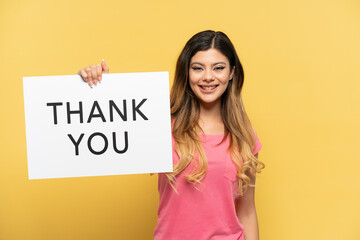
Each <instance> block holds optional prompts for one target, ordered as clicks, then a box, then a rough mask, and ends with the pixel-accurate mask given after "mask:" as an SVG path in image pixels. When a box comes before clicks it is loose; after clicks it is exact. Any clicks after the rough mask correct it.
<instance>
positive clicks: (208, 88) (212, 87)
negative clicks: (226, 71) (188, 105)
mask: <svg viewBox="0 0 360 240" xmlns="http://www.w3.org/2000/svg"><path fill="white" fill-rule="evenodd" d="M215 87H216V86H211V87H204V86H202V88H203V89H205V90H210V89H214V88H215Z"/></svg>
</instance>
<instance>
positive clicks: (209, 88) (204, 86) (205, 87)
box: [199, 85, 218, 90]
mask: <svg viewBox="0 0 360 240" xmlns="http://www.w3.org/2000/svg"><path fill="white" fill-rule="evenodd" d="M217 86H218V85H199V87H200V88H202V89H204V90H213V89H215V88H216V87H217Z"/></svg>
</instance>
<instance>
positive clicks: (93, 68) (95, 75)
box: [90, 65, 98, 85]
mask: <svg viewBox="0 0 360 240" xmlns="http://www.w3.org/2000/svg"><path fill="white" fill-rule="evenodd" d="M90 68H91V76H92V79H93V83H94V84H95V85H96V84H97V77H98V75H97V70H96V65H91V66H90Z"/></svg>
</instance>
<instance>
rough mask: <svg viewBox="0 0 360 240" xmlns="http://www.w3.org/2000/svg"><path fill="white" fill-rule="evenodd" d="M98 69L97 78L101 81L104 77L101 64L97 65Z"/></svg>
mask: <svg viewBox="0 0 360 240" xmlns="http://www.w3.org/2000/svg"><path fill="white" fill-rule="evenodd" d="M96 71H97V76H98V78H97V80H98V81H99V83H100V82H101V79H102V68H101V65H100V64H97V65H96Z"/></svg>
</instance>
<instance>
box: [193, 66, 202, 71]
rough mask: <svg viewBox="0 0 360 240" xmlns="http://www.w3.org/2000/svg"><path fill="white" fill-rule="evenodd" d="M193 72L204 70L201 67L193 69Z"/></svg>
mask: <svg viewBox="0 0 360 240" xmlns="http://www.w3.org/2000/svg"><path fill="white" fill-rule="evenodd" d="M192 70H194V71H201V70H202V68H201V67H192Z"/></svg>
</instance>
